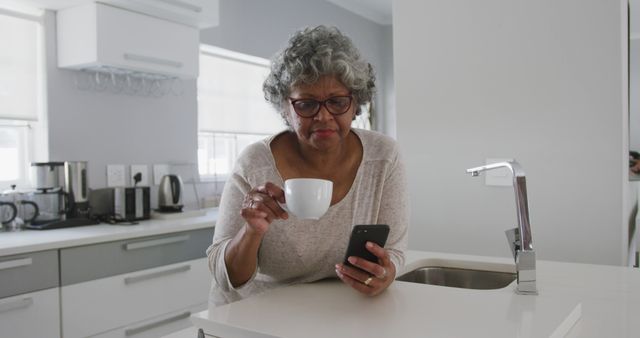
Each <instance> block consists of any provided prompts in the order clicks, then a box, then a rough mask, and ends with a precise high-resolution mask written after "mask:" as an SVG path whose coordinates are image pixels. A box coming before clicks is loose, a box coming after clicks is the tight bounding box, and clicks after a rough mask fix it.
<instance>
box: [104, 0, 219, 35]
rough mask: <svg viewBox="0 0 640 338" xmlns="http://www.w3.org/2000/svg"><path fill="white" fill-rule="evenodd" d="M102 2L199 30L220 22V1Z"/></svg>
mask: <svg viewBox="0 0 640 338" xmlns="http://www.w3.org/2000/svg"><path fill="white" fill-rule="evenodd" d="M102 2H104V3H107V4H112V5H114V6H118V7H122V8H127V9H130V10H132V11H137V12H140V13H145V14H148V15H151V16H155V17H158V18H161V19H165V20H169V21H173V22H177V23H181V24H184V25H187V26H192V27H196V28H199V29H204V28H209V27H214V26H217V25H218V22H219V14H218V13H219V11H218V7H219V0H160V1H158V0H103V1H102Z"/></svg>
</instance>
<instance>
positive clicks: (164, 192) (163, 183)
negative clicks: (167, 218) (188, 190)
mask: <svg viewBox="0 0 640 338" xmlns="http://www.w3.org/2000/svg"><path fill="white" fill-rule="evenodd" d="M183 190H184V189H183V185H182V179H181V178H180V176H178V175H164V176H163V177H162V180H160V187H159V188H158V208H159V209H160V211H162V212H181V211H182V194H183Z"/></svg>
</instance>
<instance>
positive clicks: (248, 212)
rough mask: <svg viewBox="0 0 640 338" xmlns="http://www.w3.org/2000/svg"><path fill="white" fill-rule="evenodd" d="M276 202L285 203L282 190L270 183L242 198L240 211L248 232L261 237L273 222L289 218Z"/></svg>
mask: <svg viewBox="0 0 640 338" xmlns="http://www.w3.org/2000/svg"><path fill="white" fill-rule="evenodd" d="M278 202H280V203H285V200H284V190H282V188H280V187H279V186H277V185H275V184H273V183H271V182H267V183H266V184H265V185H261V186H259V187H257V188H253V189H251V190H250V191H249V192H248V193H247V194H246V195H245V196H244V201H243V202H242V211H241V215H242V218H244V220H245V221H247V224H248V225H249V228H250V230H253V231H255V232H256V233H258V234H260V235H262V234H264V233H266V232H267V230H268V229H269V224H271V222H273V221H274V220H276V219H287V218H289V215H288V214H287V212H286V211H285V210H284V209H282V207H281V206H280V204H278Z"/></svg>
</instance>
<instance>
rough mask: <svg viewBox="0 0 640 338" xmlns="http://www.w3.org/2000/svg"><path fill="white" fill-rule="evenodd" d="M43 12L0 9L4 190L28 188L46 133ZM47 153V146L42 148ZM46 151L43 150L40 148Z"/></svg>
mask: <svg viewBox="0 0 640 338" xmlns="http://www.w3.org/2000/svg"><path fill="white" fill-rule="evenodd" d="M41 18H42V13H41V11H39V10H38V11H34V10H29V9H25V8H11V9H8V8H4V7H0V46H1V49H2V53H0V159H1V163H2V165H0V190H5V189H7V188H8V186H9V185H11V184H16V185H18V186H28V185H29V174H28V173H29V162H31V161H33V160H34V158H35V156H36V154H35V151H36V149H35V148H43V147H35V145H34V142H35V141H34V140H36V139H43V138H42V137H40V138H37V136H36V135H35V134H36V133H37V132H38V131H39V130H40V129H41V128H42V118H41V115H42V111H43V110H44V109H43V92H44V90H43V89H44V88H43V87H44V80H43V73H44V72H43V64H44V58H43V56H44V53H43V48H42V46H43V43H42V23H41ZM44 148H45V149H46V147H44ZM38 151H43V149H38Z"/></svg>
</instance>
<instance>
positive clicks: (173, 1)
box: [156, 0, 202, 13]
mask: <svg viewBox="0 0 640 338" xmlns="http://www.w3.org/2000/svg"><path fill="white" fill-rule="evenodd" d="M156 1H158V2H164V3H165V4H167V5H170V6H174V7H179V8H182V9H186V10H188V11H192V12H196V13H200V12H202V7H200V6H196V5H193V4H190V3H188V2H184V1H180V0H156Z"/></svg>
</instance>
